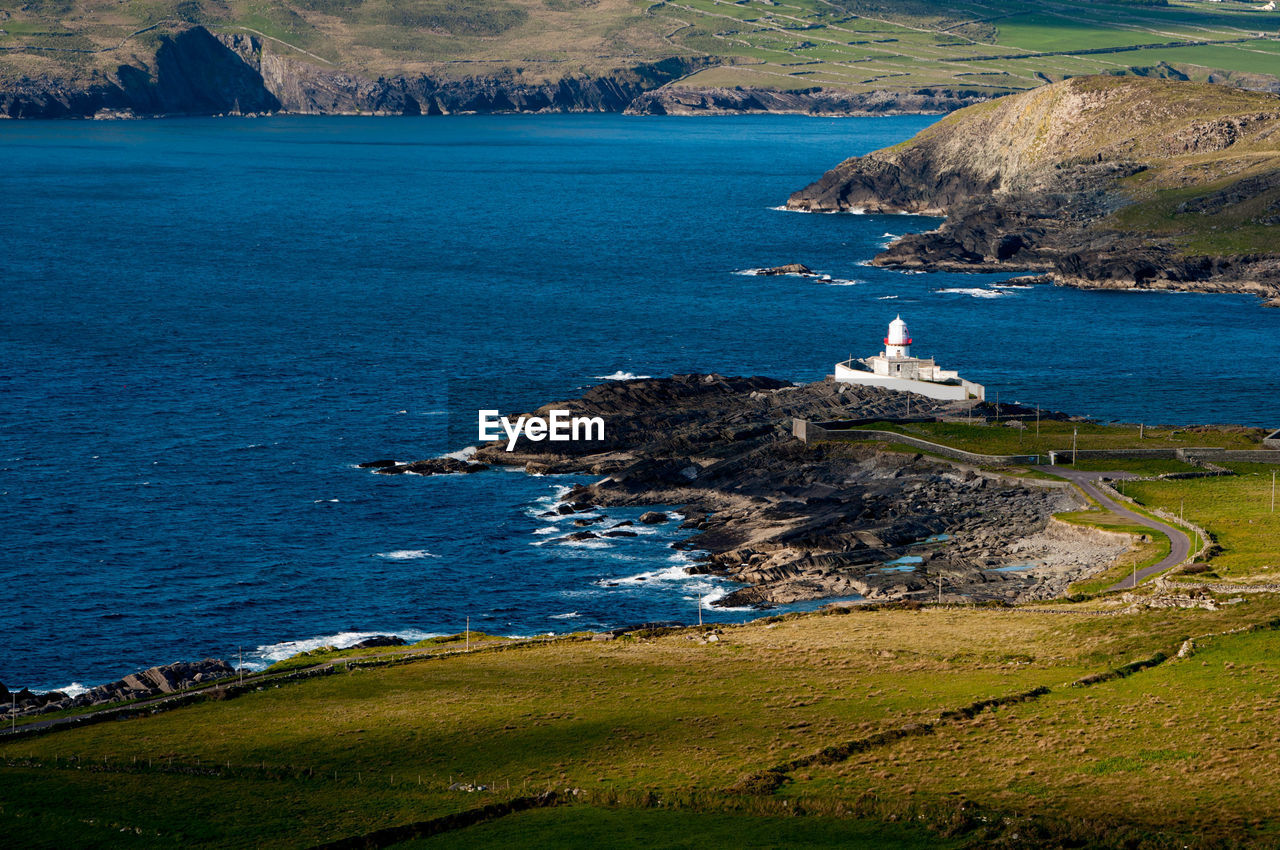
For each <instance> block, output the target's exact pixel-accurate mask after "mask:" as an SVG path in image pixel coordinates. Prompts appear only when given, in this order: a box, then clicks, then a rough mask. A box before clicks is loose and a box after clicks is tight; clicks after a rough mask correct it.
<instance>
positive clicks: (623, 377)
mask: <svg viewBox="0 0 1280 850" xmlns="http://www.w3.org/2000/svg"><path fill="white" fill-rule="evenodd" d="M595 377H596V380H600V381H643V380H645V379H646V378H650V377H652V376H651V375H637V374H636V373H635V372H624V371H622V370H621V369H619V370H618V371H616V372H614V373H613V374H612V375H596V376H595Z"/></svg>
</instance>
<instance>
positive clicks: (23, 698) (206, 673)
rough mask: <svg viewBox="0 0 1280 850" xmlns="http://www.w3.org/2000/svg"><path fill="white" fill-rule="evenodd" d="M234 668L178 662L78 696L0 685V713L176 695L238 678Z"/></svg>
mask: <svg viewBox="0 0 1280 850" xmlns="http://www.w3.org/2000/svg"><path fill="white" fill-rule="evenodd" d="M235 672H236V671H235V669H234V668H233V667H232V666H231V665H230V664H228V663H227V662H225V661H223V660H222V659H220V658H206V659H204V660H203V661H179V662H176V663H174V664H163V665H160V666H158V667H151V668H149V669H147V670H142V671H139V672H137V673H131V674H130V675H128V676H125V677H124V678H123V679H120V680H118V681H115V682H108V683H107V684H105V685H98V686H96V687H93V688H89V689H88V690H86V691H84V692H83V693H80V694H77V695H76V696H70V695H69V694H66V693H63V692H62V691H46V692H39V693H36V692H33V691H30V690H28V689H27V688H23V689H21V690H19V691H14V692H10V691H9V689H8V688H7V687H5V686H4V685H3V684H0V711H3V712H4V713H5V714H6V715H8V716H18V717H21V716H24V715H30V714H48V713H50V712H54V711H66V710H68V709H73V708H89V707H93V706H99V705H107V704H110V703H118V702H125V701H127V700H139V699H149V698H151V697H157V696H163V695H164V694H172V693H177V692H179V691H183V690H186V689H187V688H192V687H195V686H197V685H205V684H208V683H210V682H215V681H217V680H219V679H225V678H227V677H229V676H233V675H235Z"/></svg>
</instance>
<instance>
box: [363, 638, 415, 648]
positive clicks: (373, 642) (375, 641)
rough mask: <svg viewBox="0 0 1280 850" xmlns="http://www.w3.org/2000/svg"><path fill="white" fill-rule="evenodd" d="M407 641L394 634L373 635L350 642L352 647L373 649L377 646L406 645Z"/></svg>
mask: <svg viewBox="0 0 1280 850" xmlns="http://www.w3.org/2000/svg"><path fill="white" fill-rule="evenodd" d="M408 643H409V642H408V641H406V640H405V639H404V638H402V637H396V636H395V635H374V636H373V637H371V638H365V639H364V640H362V641H360V642H359V643H356V644H352V645H351V648H352V649H374V648H376V647H379V646H407V645H408Z"/></svg>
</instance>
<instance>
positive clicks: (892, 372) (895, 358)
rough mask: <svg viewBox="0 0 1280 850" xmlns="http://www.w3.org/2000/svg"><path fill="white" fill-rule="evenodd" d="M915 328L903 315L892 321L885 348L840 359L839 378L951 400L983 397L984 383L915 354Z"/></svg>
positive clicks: (886, 336) (836, 369) (844, 381)
mask: <svg viewBox="0 0 1280 850" xmlns="http://www.w3.org/2000/svg"><path fill="white" fill-rule="evenodd" d="M911 342H912V340H911V332H910V331H908V330H907V323H906V322H905V321H903V320H902V316H901V315H899V316H898V317H896V318H895V319H894V320H893V321H892V322H890V323H889V332H888V333H887V334H886V335H885V338H884V351H881V352H880V353H879V354H877V355H875V356H874V357H864V358H851V359H849V360H846V361H845V362H843V363H837V364H836V368H835V375H834V377H835V379H836V380H837V381H839V382H842V383H846V384H862V385H864V386H869V387H883V388H885V389H888V390H898V391H900V392H909V393H917V394H919V395H922V396H928V397H929V398H936V399H944V400H949V401H968V400H970V399H976V400H981V399H982V398H983V396H984V395H985V390H984V389H983V387H982V385H981V384H975V383H974V382H973V381H966V380H965V379H964V378H961V377H960V375H959V374H958V373H956V372H952V371H950V370H947V369H941V368H939V367H938V364H937V363H935V362H934V360H933V358H932V357H912V356H911Z"/></svg>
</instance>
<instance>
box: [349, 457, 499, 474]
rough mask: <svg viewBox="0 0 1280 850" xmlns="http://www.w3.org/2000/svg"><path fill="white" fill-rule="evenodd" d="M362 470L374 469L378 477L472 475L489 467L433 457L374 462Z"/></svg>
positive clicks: (451, 458)
mask: <svg viewBox="0 0 1280 850" xmlns="http://www.w3.org/2000/svg"><path fill="white" fill-rule="evenodd" d="M360 467H361V468H362V469H372V470H373V471H374V472H375V473H377V474H378V475H408V474H412V475H459V474H461V475H470V474H472V473H474V472H484V471H485V470H486V469H488V468H489V467H488V466H486V465H485V464H483V463H470V462H468V461H465V460H458V459H457V458H456V457H433V458H429V459H427V460H415V461H414V462H412V463H395V462H394V461H393V462H391V463H390V464H387V463H386V462H385V461H373V462H371V463H369V464H360Z"/></svg>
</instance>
